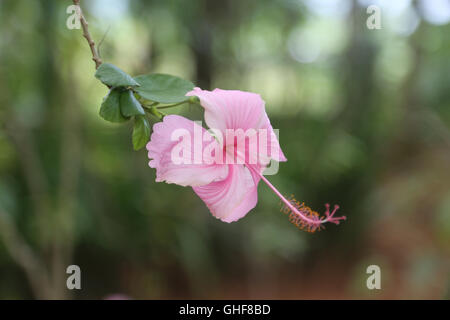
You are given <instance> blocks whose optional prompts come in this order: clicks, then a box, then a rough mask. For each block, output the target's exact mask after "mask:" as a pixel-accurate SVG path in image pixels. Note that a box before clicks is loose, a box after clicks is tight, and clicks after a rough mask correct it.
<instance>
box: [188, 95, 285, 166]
mask: <svg viewBox="0 0 450 320" xmlns="http://www.w3.org/2000/svg"><path fill="white" fill-rule="evenodd" d="M186 95H187V96H197V97H198V98H199V99H200V104H201V105H202V106H203V108H204V109H205V121H206V124H207V125H208V127H209V128H211V129H217V130H220V131H221V132H222V135H223V137H225V136H226V130H227V129H234V130H236V129H242V130H244V131H246V130H249V129H254V130H257V131H258V140H257V141H258V149H257V150H258V151H257V152H258V153H259V154H262V155H264V156H268V157H269V158H272V159H274V160H276V161H287V159H286V157H285V156H284V154H283V151H282V150H281V147H280V144H279V142H278V139H277V137H276V135H275V133H274V130H273V128H272V125H271V124H270V121H269V118H268V116H267V114H266V111H265V102H264V100H263V99H262V98H261V96H260V95H259V94H256V93H252V92H244V91H239V90H221V89H214V90H213V91H208V90H202V89H200V88H194V90H192V91H190V92H188V93H187V94H186ZM259 129H265V130H266V131H265V132H264V133H263V131H261V130H259ZM261 133H263V134H265V135H266V138H265V140H266V141H267V148H264V150H263V149H260V148H259V137H260V134H261ZM226 143H227V144H228V141H227V142H226ZM232 143H233V142H232Z"/></svg>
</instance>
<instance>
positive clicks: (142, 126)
mask: <svg viewBox="0 0 450 320" xmlns="http://www.w3.org/2000/svg"><path fill="white" fill-rule="evenodd" d="M149 139H150V124H149V123H148V121H147V119H146V118H145V116H136V117H134V127H133V147H134V150H139V149H141V148H142V147H143V146H145V144H146V143H147V142H148V140H149Z"/></svg>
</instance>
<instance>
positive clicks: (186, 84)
mask: <svg viewBox="0 0 450 320" xmlns="http://www.w3.org/2000/svg"><path fill="white" fill-rule="evenodd" d="M135 80H136V81H137V82H139V83H140V84H141V86H140V87H139V88H136V92H137V93H139V95H140V96H142V97H143V98H145V99H147V100H151V101H156V102H159V103H178V102H183V101H187V100H188V99H189V97H186V96H185V94H186V93H187V92H189V91H191V90H192V89H194V84H193V83H192V82H190V81H188V80H184V79H181V78H178V77H175V76H171V75H168V74H161V73H152V74H147V75H142V76H138V77H136V78H135Z"/></svg>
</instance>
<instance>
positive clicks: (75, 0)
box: [73, 0, 102, 69]
mask: <svg viewBox="0 0 450 320" xmlns="http://www.w3.org/2000/svg"><path fill="white" fill-rule="evenodd" d="M73 4H74V5H76V6H78V8H79V14H80V22H81V27H82V28H83V36H84V37H85V38H86V40H87V42H88V44H89V47H90V48H91V53H92V60H94V62H95V69H98V67H100V65H101V64H102V59H101V58H100V56H99V55H98V51H97V48H96V47H95V42H94V40H92V37H91V34H90V33H89V28H88V22H87V21H86V19H85V17H84V15H83V11H82V10H81V6H80V0H73Z"/></svg>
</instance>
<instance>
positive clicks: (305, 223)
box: [281, 195, 346, 232]
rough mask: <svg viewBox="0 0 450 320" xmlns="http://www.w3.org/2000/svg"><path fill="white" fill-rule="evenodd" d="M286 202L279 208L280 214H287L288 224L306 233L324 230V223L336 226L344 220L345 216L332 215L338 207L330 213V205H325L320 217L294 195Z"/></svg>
mask: <svg viewBox="0 0 450 320" xmlns="http://www.w3.org/2000/svg"><path fill="white" fill-rule="evenodd" d="M286 200H287V201H288V204H283V206H282V207H281V212H283V213H285V214H288V215H289V222H291V223H292V224H293V225H295V226H296V227H297V228H299V229H302V230H305V231H308V232H315V231H320V230H322V229H325V227H324V225H323V224H324V223H326V222H331V223H334V224H336V225H337V224H339V222H340V220H345V219H346V217H345V216H343V217H334V214H335V213H336V211H337V210H338V209H339V206H338V205H335V206H334V209H333V211H332V212H331V213H330V205H329V204H326V205H325V208H326V211H325V216H323V217H320V215H319V214H318V213H317V212H316V211H314V210H312V209H311V208H310V207H308V206H306V205H305V203H303V202H299V201H297V200H296V199H295V197H294V195H291V196H290V197H289V198H287V199H286Z"/></svg>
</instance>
